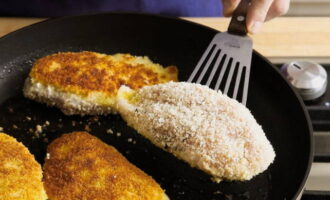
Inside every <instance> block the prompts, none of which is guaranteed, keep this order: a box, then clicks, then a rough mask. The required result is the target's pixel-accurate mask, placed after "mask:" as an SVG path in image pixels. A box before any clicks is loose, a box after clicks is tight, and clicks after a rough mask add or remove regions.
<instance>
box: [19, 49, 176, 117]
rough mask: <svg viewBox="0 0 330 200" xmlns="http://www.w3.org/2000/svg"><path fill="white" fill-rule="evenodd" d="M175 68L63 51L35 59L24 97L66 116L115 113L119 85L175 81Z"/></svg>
mask: <svg viewBox="0 0 330 200" xmlns="http://www.w3.org/2000/svg"><path fill="white" fill-rule="evenodd" d="M177 76H178V71H177V68H176V67H174V66H169V67H166V68H164V67H162V66H161V65H159V64H155V63H153V62H152V61H151V60H150V59H149V58H148V57H140V56H132V55H130V54H114V55H106V54H100V53H95V52H88V51H83V52H62V53H56V54H52V55H48V56H45V57H42V58H40V59H38V60H37V61H36V62H35V63H34V64H33V67H32V69H31V71H30V74H29V76H28V78H27V79H26V81H25V85H24V89H23V92H24V95H25V97H27V98H30V99H33V100H36V101H39V102H42V103H46V104H48V105H50V106H56V107H58V108H60V109H61V110H62V111H63V112H64V113H65V114H67V115H73V114H80V115H95V114H96V115H105V114H109V113H115V112H116V109H115V99H116V95H117V91H118V89H119V88H120V86H121V85H127V86H129V87H130V88H132V89H138V88H141V87H143V86H145V85H154V84H158V83H165V82H168V81H177Z"/></svg>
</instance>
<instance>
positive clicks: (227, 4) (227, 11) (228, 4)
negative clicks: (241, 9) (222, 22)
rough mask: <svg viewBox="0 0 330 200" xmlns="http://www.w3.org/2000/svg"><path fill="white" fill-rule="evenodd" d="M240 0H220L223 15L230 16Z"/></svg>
mask: <svg viewBox="0 0 330 200" xmlns="http://www.w3.org/2000/svg"><path fill="white" fill-rule="evenodd" d="M239 2H240V0H222V6H223V11H222V13H223V16H225V17H230V16H231V15H232V14H233V12H234V10H235V9H236V7H237V5H238V3H239Z"/></svg>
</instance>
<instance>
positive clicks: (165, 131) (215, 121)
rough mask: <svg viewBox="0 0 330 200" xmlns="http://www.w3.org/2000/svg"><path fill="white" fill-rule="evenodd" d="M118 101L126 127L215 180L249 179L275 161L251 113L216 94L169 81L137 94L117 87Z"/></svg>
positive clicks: (202, 88) (201, 88) (193, 85)
mask: <svg viewBox="0 0 330 200" xmlns="http://www.w3.org/2000/svg"><path fill="white" fill-rule="evenodd" d="M118 98H119V99H118V101H117V103H118V110H119V113H120V114H121V116H122V117H123V118H124V119H125V120H126V121H127V123H128V125H129V126H131V127H133V128H135V129H136V130H137V131H138V132H139V133H140V134H142V135H143V136H144V137H146V138H148V139H149V140H150V141H151V142H153V143H154V144H155V145H157V146H158V147H160V148H162V149H164V150H166V151H168V152H170V153H173V154H174V155H175V156H177V157H178V158H180V159H182V160H184V161H186V162H187V163H189V164H190V165H191V166H192V167H197V168H199V169H201V170H203V171H204V172H206V173H208V174H210V175H211V176H212V177H213V179H214V180H215V181H220V180H240V181H244V180H250V179H251V178H252V177H254V176H255V175H257V174H259V173H261V172H263V171H264V170H266V169H267V168H268V166H269V165H270V164H271V163H272V162H273V161H274V158H275V152H274V149H273V147H272V145H271V143H270V142H269V140H268V139H267V137H266V135H265V133H264V131H263V129H262V127H261V126H260V125H259V124H258V123H257V121H256V120H255V118H254V117H253V115H252V114H251V112H250V111H249V110H248V109H247V108H246V107H245V106H244V105H243V104H240V103H239V102H238V101H236V100H234V99H231V98H229V97H228V96H226V95H223V94H221V92H220V91H219V92H217V91H215V90H212V89H210V88H209V87H207V86H202V85H200V84H194V83H186V82H171V83H164V84H159V85H154V86H146V87H143V88H141V89H139V90H137V91H133V90H130V89H129V88H127V87H125V86H122V87H121V88H120V90H119V92H118Z"/></svg>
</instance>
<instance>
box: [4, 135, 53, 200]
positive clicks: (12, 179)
mask: <svg viewBox="0 0 330 200" xmlns="http://www.w3.org/2000/svg"><path fill="white" fill-rule="evenodd" d="M41 179H42V171H41V167H40V165H39V164H38V163H37V162H36V161H35V159H34V157H33V155H32V154H30V152H29V151H28V149H27V148H26V147H25V146H24V145H23V144H22V143H19V142H17V141H16V139H15V138H13V137H11V136H9V135H6V134H4V133H0V199H1V200H17V199H19V200H44V199H47V196H46V193H45V190H44V188H43V184H42V181H41Z"/></svg>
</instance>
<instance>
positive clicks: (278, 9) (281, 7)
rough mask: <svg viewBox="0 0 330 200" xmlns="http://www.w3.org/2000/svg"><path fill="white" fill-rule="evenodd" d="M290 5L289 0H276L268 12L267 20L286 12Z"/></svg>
mask: <svg viewBox="0 0 330 200" xmlns="http://www.w3.org/2000/svg"><path fill="white" fill-rule="evenodd" d="M289 7H290V1H289V0H275V1H274V2H273V4H272V5H271V7H270V9H269V11H268V13H267V17H266V21H269V20H271V19H273V18H275V17H278V16H281V15H284V14H286V13H287V12H288V10H289Z"/></svg>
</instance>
